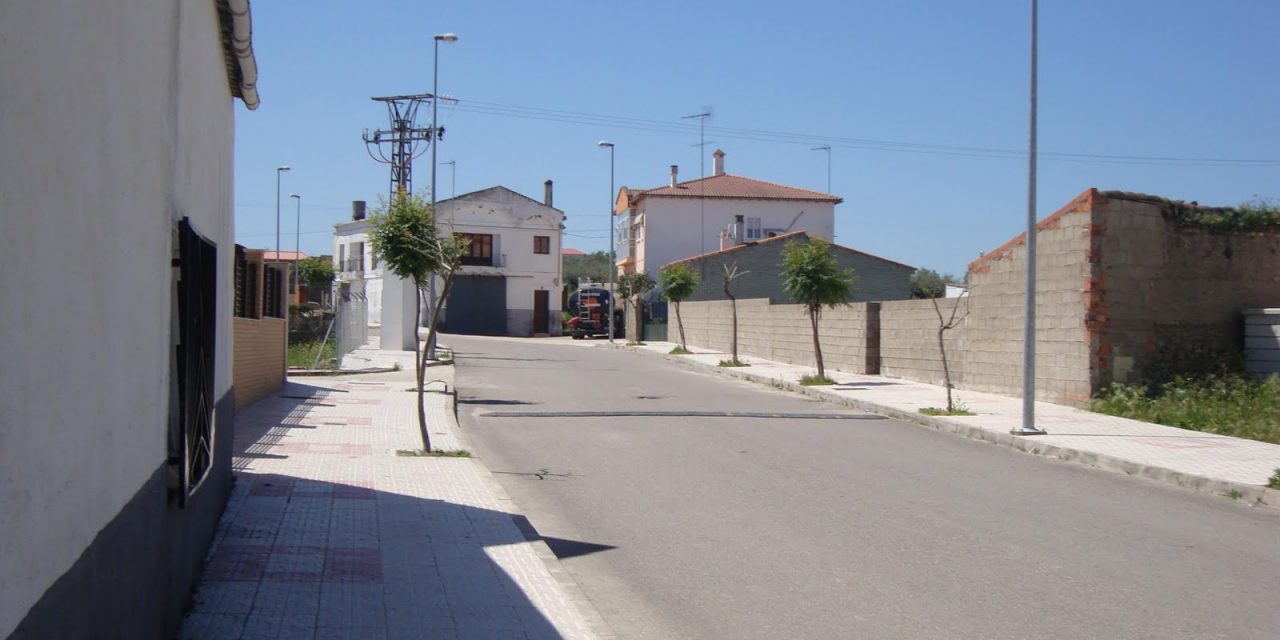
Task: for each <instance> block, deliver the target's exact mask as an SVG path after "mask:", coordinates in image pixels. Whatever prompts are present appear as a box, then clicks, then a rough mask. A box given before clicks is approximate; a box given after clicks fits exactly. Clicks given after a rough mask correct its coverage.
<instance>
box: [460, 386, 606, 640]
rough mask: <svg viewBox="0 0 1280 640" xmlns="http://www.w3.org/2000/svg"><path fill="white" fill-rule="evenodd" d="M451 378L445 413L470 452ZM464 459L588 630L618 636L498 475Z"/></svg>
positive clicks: (602, 637) (472, 459)
mask: <svg viewBox="0 0 1280 640" xmlns="http://www.w3.org/2000/svg"><path fill="white" fill-rule="evenodd" d="M449 363H450V364H452V361H449ZM453 382H454V384H453V393H452V394H450V395H451V396H452V402H451V405H452V406H450V407H449V408H450V409H451V411H446V412H445V413H446V414H447V415H449V417H450V419H451V420H452V421H453V425H452V427H453V429H454V433H455V434H457V435H456V436H455V437H456V439H457V440H458V443H459V444H461V445H463V446H464V447H465V448H466V449H467V450H468V451H471V452H472V453H473V454H474V452H475V450H474V449H473V448H471V443H470V442H469V441H468V439H467V437H466V435H465V434H464V433H463V431H462V425H461V424H460V423H459V422H458V385H457V380H454V381H453ZM467 460H469V461H470V462H471V464H472V465H474V466H475V468H476V469H477V471H478V472H479V474H480V479H481V481H482V482H483V483H484V484H485V487H486V488H487V489H488V490H489V491H492V492H493V495H495V496H496V497H497V498H498V501H499V502H502V503H504V504H506V505H509V506H508V507H507V512H508V513H509V514H511V519H512V521H513V522H514V523H515V525H516V528H517V529H519V530H520V534H521V535H523V536H524V539H525V540H526V541H527V542H528V543H529V545H530V547H531V548H532V549H533V552H534V554H535V555H537V556H538V559H539V560H541V561H542V564H543V565H544V566H545V567H546V568H547V572H548V573H550V574H551V577H552V578H554V579H555V581H556V583H557V584H558V585H559V586H560V588H561V589H563V590H564V593H565V595H566V596H568V598H569V601H570V602H572V603H573V606H574V607H576V608H577V610H578V613H579V614H580V615H581V616H582V617H583V619H584V620H585V621H586V623H587V627H588V628H590V630H591V632H592V634H593V635H594V636H595V637H596V638H599V639H600V640H615V639H616V638H617V637H618V636H617V634H616V633H614V631H613V628H612V627H610V626H609V623H608V622H607V621H606V620H605V619H604V616H602V615H601V614H600V611H599V609H597V608H596V604H595V602H592V600H591V598H590V597H588V596H587V594H586V592H585V591H583V590H582V586H581V585H579V584H578V581H577V580H575V579H574V577H573V574H571V573H569V570H568V569H566V568H565V567H564V564H563V563H561V562H560V558H558V557H556V554H555V552H553V551H552V550H551V547H550V546H548V545H547V543H546V542H545V541H543V540H542V537H541V536H540V535H539V534H538V531H537V529H536V528H534V526H533V523H531V522H529V519H528V517H526V516H525V515H524V513H523V512H521V511H520V509H519V505H518V504H516V501H515V500H514V499H512V498H511V496H510V495H509V494H508V493H507V491H506V489H503V488H502V485H501V484H500V483H499V482H498V479H497V478H495V477H494V475H493V472H492V471H490V470H489V467H488V465H486V464H485V463H484V461H483V460H481V459H480V458H478V457H475V456H474V455H473V456H472V457H470V458H467Z"/></svg>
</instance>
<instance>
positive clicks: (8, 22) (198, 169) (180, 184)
mask: <svg viewBox="0 0 1280 640" xmlns="http://www.w3.org/2000/svg"><path fill="white" fill-rule="evenodd" d="M0 25H4V27H3V36H2V37H0V60H4V61H5V62H4V67H5V71H4V72H3V73H0V96H2V98H0V107H2V110H0V113H2V114H3V117H0V140H3V141H4V143H3V144H0V194H3V197H0V255H4V256H5V258H6V263H7V264H8V265H9V268H8V269H6V270H5V274H4V277H2V278H0V300H3V301H4V302H3V303H0V326H3V327H4V331H3V332H2V333H0V362H3V363H5V366H4V367H0V407H3V412H4V413H3V418H2V419H0V510H2V511H3V516H2V517H0V637H5V636H7V635H8V634H9V633H10V632H12V631H13V629H14V627H15V626H16V625H17V624H18V622H19V621H21V620H22V618H23V616H24V615H25V614H26V612H27V611H28V610H29V609H30V607H31V605H32V604H34V603H35V602H36V601H37V600H38V599H39V598H40V596H41V595H42V594H43V593H44V591H45V590H46V589H47V588H48V587H49V586H50V585H51V584H52V583H53V582H54V581H55V580H56V579H57V578H58V577H59V576H61V575H62V574H63V573H64V572H66V570H67V569H68V568H69V567H71V565H72V563H74V562H75V560H76V559H77V558H78V557H79V556H80V554H81V553H82V552H83V550H84V549H85V548H86V547H87V546H88V545H89V543H90V542H91V541H92V540H93V538H94V536H95V535H96V534H97V533H98V532H99V530H100V529H101V528H102V527H103V526H104V525H105V524H106V523H107V522H109V521H110V520H111V519H112V518H113V517H114V516H115V515H116V514H117V513H118V512H119V511H120V509H121V508H122V507H123V506H124V504H125V503H126V502H127V501H128V500H129V499H130V498H131V497H133V495H134V494H135V493H136V492H137V491H138V489H139V488H140V487H141V485H142V484H143V483H144V482H145V481H146V480H147V479H148V478H149V477H150V476H151V475H152V474H153V473H154V472H155V471H156V470H157V469H159V468H160V467H161V465H163V464H164V462H165V456H166V451H165V448H166V431H167V424H168V411H169V384H170V375H171V370H170V340H171V333H172V331H173V330H172V328H171V322H172V313H173V312H172V302H173V299H172V298H173V295H172V280H171V279H172V275H171V273H172V270H171V268H170V266H169V264H170V257H171V255H170V252H171V249H172V247H173V231H174V229H175V221H176V220H177V219H179V218H180V217H182V216H190V217H191V218H192V221H193V224H194V226H195V227H196V228H197V229H198V230H199V231H200V232H201V233H202V234H203V235H205V236H206V237H207V238H209V239H210V240H212V241H213V242H216V243H217V244H218V251H219V271H220V284H225V286H222V287H220V290H219V295H218V302H219V305H221V308H220V311H221V312H222V313H220V314H219V322H218V325H217V332H218V333H217V335H218V340H217V354H216V356H217V361H216V365H215V366H216V371H217V374H216V378H215V381H214V388H215V393H216V394H217V395H218V396H221V395H222V394H224V393H226V392H227V391H229V389H230V387H231V335H232V329H231V307H232V295H233V288H232V286H231V276H232V272H233V269H234V255H235V252H234V247H235V245H234V242H233V237H234V233H233V229H232V202H233V199H232V140H233V118H234V114H233V106H232V98H231V93H230V89H229V87H228V83H227V76H226V71H225V69H224V66H223V55H222V47H221V43H220V40H219V31H218V22H217V16H216V13H215V9H214V3H213V2H170V1H168V0H116V1H115V2H110V3H97V2H90V3H85V2H79V1H75V0H6V1H5V2H3V3H0ZM221 427H222V429H221V431H220V433H219V435H220V436H222V437H229V436H230V430H229V427H230V425H221Z"/></svg>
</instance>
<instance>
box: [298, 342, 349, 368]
mask: <svg viewBox="0 0 1280 640" xmlns="http://www.w3.org/2000/svg"><path fill="white" fill-rule="evenodd" d="M317 351H320V343H319V342H299V343H294V344H290V345H289V366H291V367H302V368H303V369H310V368H311V365H312V363H314V362H315V361H316V352H317ZM316 366H317V367H318V368H320V369H337V368H338V352H337V350H336V349H335V348H334V344H333V341H332V340H330V341H328V342H326V343H324V350H323V351H321V353H320V363H319V364H318V365H316Z"/></svg>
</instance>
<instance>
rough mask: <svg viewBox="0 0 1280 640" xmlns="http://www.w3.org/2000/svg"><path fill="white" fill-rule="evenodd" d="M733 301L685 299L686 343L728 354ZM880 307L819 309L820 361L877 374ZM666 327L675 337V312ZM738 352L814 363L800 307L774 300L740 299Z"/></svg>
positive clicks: (832, 366)
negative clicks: (820, 314)
mask: <svg viewBox="0 0 1280 640" xmlns="http://www.w3.org/2000/svg"><path fill="white" fill-rule="evenodd" d="M731 304H732V303H731V302H729V301H727V300H716V301H703V302H685V303H683V304H682V305H681V306H680V313H681V316H682V317H683V319H684V330H685V336H686V339H687V340H688V342H689V344H690V345H694V346H699V347H705V348H710V349H719V350H722V351H724V352H726V353H728V352H729V349H730V346H731V345H730V342H731V340H732V335H733V320H732V317H733V316H732V307H731ZM878 311H879V305H878V304H875V303H854V304H851V305H849V306H846V307H839V308H836V309H823V311H822V316H821V318H820V319H819V321H818V333H819V336H820V339H821V344H822V357H823V363H824V364H825V365H826V366H827V367H828V368H830V369H838V370H840V371H848V372H850V373H877V368H878V362H879V354H878V351H877V349H878V338H879V333H878V332H877V330H876V327H877V326H878V325H877V322H878V318H879V316H878ZM671 322H672V326H670V328H669V331H670V332H671V333H670V336H671V337H672V338H674V337H675V336H676V335H677V333H676V327H675V326H674V313H673V314H672V318H671ZM738 354H739V355H740V356H745V355H750V356H757V357H760V358H766V359H769V360H774V361H778V362H786V363H789V364H798V365H805V366H817V365H816V361H815V359H814V355H813V329H812V327H811V326H810V324H809V317H808V316H807V315H806V314H805V311H804V307H803V306H801V305H798V304H777V305H776V304H772V303H771V302H769V300H767V299H762V298H756V299H750V300H739V301H738Z"/></svg>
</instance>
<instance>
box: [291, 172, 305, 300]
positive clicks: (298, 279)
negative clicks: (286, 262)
mask: <svg viewBox="0 0 1280 640" xmlns="http://www.w3.org/2000/svg"><path fill="white" fill-rule="evenodd" d="M289 197H290V198H293V199H294V200H296V201H297V204H298V207H297V213H296V214H295V219H294V223H293V298H294V300H296V301H298V302H301V301H302V275H301V274H299V273H298V257H299V254H300V253H301V252H302V251H301V246H302V196H300V195H298V194H296V193H291V194H289Z"/></svg>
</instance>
